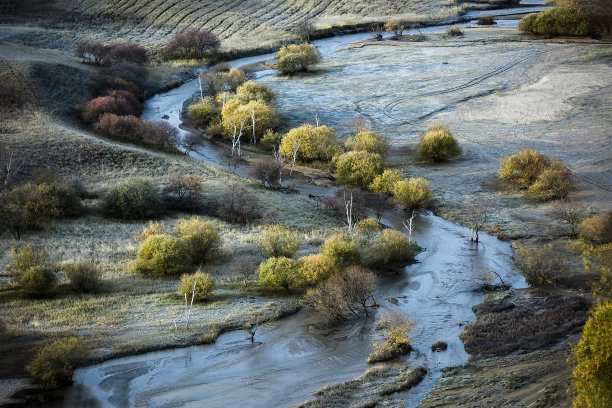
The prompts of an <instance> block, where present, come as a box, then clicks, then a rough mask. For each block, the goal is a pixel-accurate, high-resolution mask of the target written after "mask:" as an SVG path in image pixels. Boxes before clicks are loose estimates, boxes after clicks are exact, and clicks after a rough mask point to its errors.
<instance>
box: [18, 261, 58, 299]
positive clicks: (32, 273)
mask: <svg viewBox="0 0 612 408" xmlns="http://www.w3.org/2000/svg"><path fill="white" fill-rule="evenodd" d="M56 281H57V277H56V276H55V269H54V268H51V267H49V266H47V265H36V266H31V267H29V268H28V269H26V270H25V272H23V274H22V275H21V277H20V278H19V286H20V287H21V290H22V291H23V293H24V294H25V295H26V296H27V297H32V298H43V297H47V296H48V295H49V294H50V293H51V291H52V290H53V289H54V288H55V283H56Z"/></svg>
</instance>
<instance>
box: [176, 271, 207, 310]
mask: <svg viewBox="0 0 612 408" xmlns="http://www.w3.org/2000/svg"><path fill="white" fill-rule="evenodd" d="M194 284H195V286H194ZM214 289H215V283H214V282H213V279H212V277H211V276H210V275H209V274H207V273H204V272H202V271H200V270H198V271H196V272H195V273H192V274H184V275H182V276H181V282H180V283H179V286H178V289H177V291H176V293H177V294H178V295H179V296H181V297H184V296H185V294H187V301H190V299H191V297H192V296H193V300H194V302H203V301H205V300H207V299H208V298H209V297H210V294H211V293H212V291H213V290H214ZM194 290H195V292H194ZM194 293H195V294H194Z"/></svg>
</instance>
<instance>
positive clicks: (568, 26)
mask: <svg viewBox="0 0 612 408" xmlns="http://www.w3.org/2000/svg"><path fill="white" fill-rule="evenodd" d="M518 28H519V30H520V31H523V32H530V33H533V34H543V35H548V36H553V37H554V36H558V35H570V36H577V37H586V36H597V35H600V34H601V33H603V29H602V27H597V24H595V23H594V21H593V16H592V15H589V14H587V13H585V12H583V11H582V10H580V9H579V8H578V7H572V6H570V7H556V8H553V9H550V10H544V11H542V12H539V13H532V14H528V15H527V16H526V17H524V18H523V19H522V20H521V21H520V23H519V26H518Z"/></svg>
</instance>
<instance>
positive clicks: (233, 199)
mask: <svg viewBox="0 0 612 408" xmlns="http://www.w3.org/2000/svg"><path fill="white" fill-rule="evenodd" d="M218 213H219V217H220V218H222V219H224V220H226V221H229V222H238V223H242V224H248V223H249V222H252V221H254V220H255V219H256V218H257V217H258V216H259V199H258V198H257V196H256V195H255V194H253V193H252V192H250V191H249V190H247V189H246V188H244V187H243V186H241V185H239V184H237V183H234V184H230V185H229V186H228V187H227V188H226V189H225V191H224V192H223V194H222V195H221V201H220V203H219V208H218Z"/></svg>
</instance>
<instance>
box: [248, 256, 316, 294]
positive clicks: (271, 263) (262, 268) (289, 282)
mask: <svg viewBox="0 0 612 408" xmlns="http://www.w3.org/2000/svg"><path fill="white" fill-rule="evenodd" d="M257 274H258V275H259V281H260V282H261V283H262V284H263V285H264V286H266V287H268V288H269V289H281V288H282V289H285V290H286V291H287V292H289V291H291V290H295V289H299V288H302V287H303V286H304V284H305V279H304V277H302V276H301V275H300V273H299V269H298V265H297V262H296V261H294V260H293V259H289V258H285V257H280V258H269V259H266V260H265V261H263V262H262V263H261V264H260V265H259V268H258V269H257Z"/></svg>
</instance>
